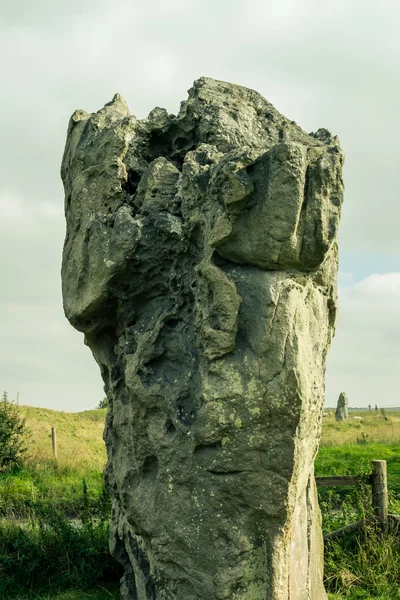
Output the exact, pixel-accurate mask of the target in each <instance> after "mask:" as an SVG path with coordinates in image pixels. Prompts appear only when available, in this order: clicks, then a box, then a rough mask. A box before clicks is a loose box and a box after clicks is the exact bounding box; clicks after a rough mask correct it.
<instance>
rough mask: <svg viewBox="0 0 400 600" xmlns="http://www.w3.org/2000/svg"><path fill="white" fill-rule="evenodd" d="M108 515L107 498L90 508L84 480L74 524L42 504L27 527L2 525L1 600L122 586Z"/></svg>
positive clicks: (33, 511)
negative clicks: (101, 585) (110, 544)
mask: <svg viewBox="0 0 400 600" xmlns="http://www.w3.org/2000/svg"><path fill="white" fill-rule="evenodd" d="M109 515H110V501H109V498H108V496H107V494H106V493H105V492H103V494H102V495H101V496H100V497H99V498H98V499H97V501H96V502H95V503H93V502H90V500H89V495H88V486H87V483H86V481H85V480H84V481H83V482H82V490H81V494H80V512H79V515H78V516H77V517H76V518H75V519H74V520H71V519H68V518H67V517H66V516H65V514H64V513H63V512H62V511H60V510H56V509H54V506H53V505H51V504H47V505H46V504H42V505H38V504H37V505H36V506H35V507H34V508H32V509H31V513H30V516H29V519H27V520H25V521H24V522H22V523H21V522H18V521H16V520H14V519H10V518H9V519H8V520H4V521H3V522H2V524H1V525H0V573H1V578H0V598H10V599H11V598H14V597H19V596H21V595H22V596H23V595H24V594H28V593H30V594H32V596H31V597H34V596H33V593H35V594H37V593H39V592H43V593H45V592H51V593H53V594H54V592H57V591H60V590H65V589H68V588H73V589H79V590H81V591H82V590H87V589H90V588H92V587H94V585H98V584H99V583H107V582H110V581H111V582H115V583H117V582H118V579H119V578H120V576H121V570H120V567H119V565H118V564H117V563H116V562H115V561H114V559H112V558H111V556H110V554H109V551H108V529H109V528H108V521H109Z"/></svg>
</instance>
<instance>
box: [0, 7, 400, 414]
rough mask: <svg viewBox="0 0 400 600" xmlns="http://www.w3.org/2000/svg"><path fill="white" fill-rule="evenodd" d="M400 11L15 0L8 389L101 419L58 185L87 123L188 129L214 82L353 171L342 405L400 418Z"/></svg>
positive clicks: (5, 319)
mask: <svg viewBox="0 0 400 600" xmlns="http://www.w3.org/2000/svg"><path fill="white" fill-rule="evenodd" d="M399 31H400V2H396V1H394V0H375V1H372V0H363V2H356V1H354V0H353V1H351V0H333V1H331V0H324V1H321V0H246V1H244V0H240V1H238V0H201V1H199V0H136V1H134V0H130V1H124V0H114V1H113V2H111V1H107V2H105V1H104V0H86V1H85V2H82V1H81V0H79V1H78V0H68V1H67V0H58V1H57V2H54V0H40V1H38V2H32V1H31V0H0V55H1V57H2V60H1V66H0V74H1V78H0V85H1V95H0V139H1V144H0V286H1V287H0V332H1V337H0V386H1V387H2V388H3V389H4V390H7V391H8V393H9V395H10V397H15V396H16V394H17V392H19V398H20V403H21V404H30V405H35V406H42V407H48V408H54V409H60V410H68V411H79V410H85V409H88V408H94V407H95V406H96V405H97V404H98V402H99V400H101V398H103V396H104V393H103V389H102V382H101V379H100V374H99V370H98V367H97V365H96V363H95V362H94V360H93V358H92V356H91V354H90V351H89V350H88V348H86V347H85V346H84V345H83V339H82V335H81V334H79V333H78V332H76V331H74V330H73V329H72V327H71V326H70V325H69V324H68V322H67V321H66V319H65V317H64V315H63V311H62V300H61V290H60V262H61V252H62V245H63V239H64V231H65V228H64V217H63V189H62V185H61V181H60V176H59V167H60V162H61V157H62V152H63V148H64V143H65V135H66V128H67V124H68V120H69V117H70V115H71V114H72V112H73V111H74V110H75V109H77V108H82V109H84V110H86V111H87V112H93V111H96V110H98V109H100V108H101V107H102V106H103V105H104V104H105V103H106V102H108V101H109V100H110V99H111V98H112V97H113V95H114V93H115V92H119V93H121V94H122V95H123V96H124V97H125V99H126V100H127V102H128V105H129V107H130V110H131V112H132V113H133V114H135V115H136V116H138V117H140V118H143V117H146V116H147V114H148V113H149V112H150V110H151V109H152V108H153V107H154V106H162V107H165V108H167V110H168V111H169V112H173V113H176V112H177V111H178V109H179V103H180V101H181V100H183V99H185V98H186V95H187V89H188V88H189V87H191V85H192V82H193V81H194V80H195V79H198V78H199V77H200V76H208V77H214V78H217V79H223V80H227V81H231V82H233V83H238V84H241V85H244V86H247V87H251V88H253V89H256V90H257V91H259V92H260V93H261V94H263V95H264V96H265V97H266V98H267V99H268V100H269V101H270V102H272V103H273V104H274V105H275V106H276V108H277V109H278V110H279V111H280V112H282V113H283V114H284V115H285V116H287V117H289V118H290V119H293V120H295V121H297V123H298V124H299V125H300V126H301V127H302V128H303V129H305V130H306V131H315V130H316V129H318V128H319V127H326V128H328V129H329V130H331V131H332V132H334V133H335V134H337V135H338V136H339V139H340V141H341V145H342V147H343V149H344V151H345V154H346V166H345V183H346V195H345V204H344V208H343V216H342V222H341V229H340V278H339V281H340V295H339V301H340V304H339V308H340V311H339V320H338V326H337V334H336V338H335V340H334V343H333V345H332V348H331V351H330V355H329V359H328V369H327V404H328V405H334V404H335V403H336V400H337V397H338V395H339V393H340V392H341V391H346V392H347V395H348V397H349V403H350V405H352V406H366V405H367V404H368V403H371V404H375V403H378V405H379V406H384V405H395V404H397V405H400V396H399V389H400V371H399V366H400V361H399V359H400V240H399V223H400V201H399V189H398V181H397V176H398V170H399V156H400V153H399V149H398V139H399V133H400V132H399V125H400V117H399V107H400V84H399V73H400V35H399Z"/></svg>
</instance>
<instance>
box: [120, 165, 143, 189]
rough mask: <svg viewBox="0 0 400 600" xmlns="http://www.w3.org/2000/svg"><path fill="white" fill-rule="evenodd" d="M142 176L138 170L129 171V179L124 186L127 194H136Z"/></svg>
mask: <svg viewBox="0 0 400 600" xmlns="http://www.w3.org/2000/svg"><path fill="white" fill-rule="evenodd" d="M140 178H141V174H140V173H139V172H138V171H134V170H133V169H131V170H130V171H128V179H127V181H126V182H125V183H124V185H123V186H122V187H123V189H124V190H125V192H126V193H127V194H130V195H131V196H134V195H135V194H136V190H137V187H138V185H139V181H140Z"/></svg>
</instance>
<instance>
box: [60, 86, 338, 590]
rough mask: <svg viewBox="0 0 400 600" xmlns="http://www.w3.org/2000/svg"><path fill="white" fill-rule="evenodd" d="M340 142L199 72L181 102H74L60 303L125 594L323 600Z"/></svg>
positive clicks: (66, 173) (117, 98)
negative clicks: (321, 467)
mask: <svg viewBox="0 0 400 600" xmlns="http://www.w3.org/2000/svg"><path fill="white" fill-rule="evenodd" d="M342 165H343V155H342V152H341V150H340V147H339V143H338V140H337V138H336V137H334V136H332V135H331V134H330V133H329V132H328V131H326V130H325V129H320V130H318V131H317V132H316V133H312V134H310V135H308V134H306V133H305V132H304V131H302V130H301V129H300V127H298V126H297V125H296V124H295V123H294V122H293V121H289V120H288V119H286V118H285V117H283V116H282V115H281V114H280V113H279V112H278V111H277V110H276V109H275V108H274V107H273V106H272V105H271V104H270V103H269V102H267V101H266V100H265V99H264V98H263V97H262V96H260V95H259V94H258V93H257V92H255V91H252V90H248V89H246V88H243V87H240V86H236V85H232V84H228V83H224V82H221V81H214V80H212V79H207V78H201V79H199V80H198V81H196V82H195V83H194V86H193V88H192V89H191V90H190V91H189V99H188V100H187V101H186V102H183V103H182V105H181V109H180V112H179V114H178V115H177V116H174V115H170V114H168V113H167V112H166V111H165V110H164V109H161V108H156V109H154V110H153V111H152V112H151V113H150V115H149V117H148V118H147V119H144V120H137V119H136V118H135V117H134V116H131V115H130V113H129V110H128V108H127V105H126V103H125V101H124V100H123V99H122V98H121V97H120V96H119V95H118V94H117V95H116V96H115V97H114V99H113V100H112V101H111V102H110V103H108V104H106V105H105V107H104V108H103V109H102V110H100V111H99V112H97V113H95V114H90V115H88V114H86V113H85V112H83V111H77V112H75V113H74V115H73V116H72V118H71V121H70V124H69V128H68V137H67V143H66V148H65V154H64V158H63V164H62V178H63V181H64V186H65V212H66V219H67V234H66V240H65V246H64V255H63V265H62V279H63V297H64V308H65V314H66V316H67V318H68V319H69V321H70V322H71V324H72V325H73V326H74V327H75V328H76V329H78V330H79V331H82V332H84V334H85V340H86V344H87V345H88V346H89V347H90V349H91V350H92V352H93V355H94V358H95V360H96V361H97V363H98V364H99V367H100V370H101V374H102V377H103V380H104V386H105V391H106V393H107V397H108V400H109V410H108V415H107V423H106V430H105V440H106V445H107V452H108V463H107V466H106V473H105V474H106V481H107V485H108V489H109V491H110V493H111V495H112V498H113V512H112V519H111V551H112V553H113V555H114V556H115V557H116V558H117V559H118V560H119V561H120V562H121V563H122V564H123V565H124V567H125V576H124V578H123V580H122V584H121V592H122V597H123V598H124V599H125V600H128V599H130V600H134V599H136V600H150V599H152V600H155V599H156V600H286V599H290V600H309V599H312V600H323V599H324V598H326V594H325V591H324V588H323V583H322V576H323V543H322V536H321V517H320V512H319V509H318V503H317V494H316V487H315V482H314V475H313V463H314V458H315V455H316V452H317V448H318V441H319V437H320V431H321V421H322V406H323V402H324V376H325V361H326V355H327V352H328V349H329V345H330V342H331V338H332V335H333V331H334V325H335V318H336V278H337V229H338V223H339V217H340V210H341V204H342V195H343V183H342V176H341V173H342Z"/></svg>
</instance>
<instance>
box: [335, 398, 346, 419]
mask: <svg viewBox="0 0 400 600" xmlns="http://www.w3.org/2000/svg"><path fill="white" fill-rule="evenodd" d="M348 407H349V403H348V400H347V396H346V394H345V393H344V392H341V393H340V395H339V398H338V401H337V406H336V411H335V419H336V421H347V419H348V418H349V411H348Z"/></svg>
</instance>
